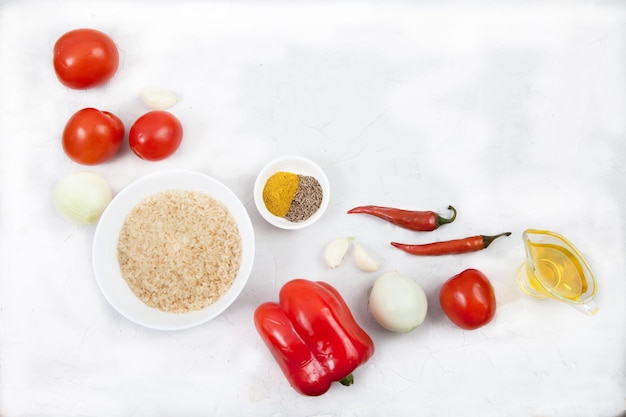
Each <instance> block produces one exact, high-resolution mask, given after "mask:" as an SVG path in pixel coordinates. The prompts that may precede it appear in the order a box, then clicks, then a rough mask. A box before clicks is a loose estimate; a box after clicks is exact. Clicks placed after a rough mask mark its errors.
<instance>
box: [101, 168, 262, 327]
mask: <svg viewBox="0 0 626 417" xmlns="http://www.w3.org/2000/svg"><path fill="white" fill-rule="evenodd" d="M170 189H179V190H189V191H200V192H205V193H206V194H208V195H210V196H211V197H213V198H215V199H216V200H218V201H220V202H221V203H222V204H224V205H225V206H226V208H227V209H228V210H229V212H230V213H231V215H232V216H233V217H234V219H235V221H236V223H237V227H238V228H239V235H240V237H241V244H242V259H241V265H240V267H239V271H238V273H237V276H236V277H235V280H234V281H233V284H232V286H231V288H230V289H229V290H228V291H227V292H226V293H225V294H224V295H223V296H222V297H220V298H219V299H218V300H217V301H215V302H214V303H213V304H211V305H209V306H207V307H205V308H203V309H201V310H197V311H191V312H188V313H171V312H166V311H162V310H158V309H155V308H152V307H150V306H148V305H147V304H145V303H144V302H143V301H141V300H140V299H139V298H138V297H137V296H136V295H135V294H134V293H133V292H132V290H131V289H130V287H129V286H128V284H127V283H126V281H125V280H124V278H123V277H122V273H121V270H120V266H119V262H118V260H117V245H118V239H119V233H120V231H121V229H122V226H123V224H124V221H125V219H126V216H127V215H128V213H129V212H130V210H131V209H132V208H133V207H135V206H136V205H137V204H138V203H139V202H140V201H142V200H143V199H144V198H145V197H147V196H149V195H152V194H155V193H157V192H160V191H165V190H170ZM254 253H255V239H254V229H253V227H252V222H251V220H250V216H249V215H248V212H247V211H246V209H245V207H244V205H243V203H242V202H241V201H240V200H239V198H238V197H237V196H236V195H235V194H234V193H233V192H232V191H231V190H230V189H229V188H228V187H226V185H224V184H223V183H221V182H220V181H218V180H217V179H215V178H213V177H211V176H209V175H206V174H203V173H200V172H197V171H192V170H185V169H171V170H166V171H160V172H156V173H152V174H148V175H145V176H143V177H140V178H138V179H137V180H135V181H133V182H131V183H130V184H129V185H127V186H126V187H125V188H123V189H122V190H121V191H120V192H119V193H117V195H116V196H115V197H114V198H113V200H112V201H111V202H110V203H109V205H108V206H107V208H106V209H105V210H104V212H103V214H102V216H101V217H100V220H99V221H98V224H97V226H96V230H95V233H94V239H93V243H92V267H93V272H94V275H95V279H96V282H97V284H98V287H99V289H100V291H101V293H102V294H103V296H104V298H105V299H106V300H107V301H108V302H109V304H110V305H111V306H112V307H113V308H114V309H115V310H117V312H118V313H120V314H121V315H122V316H124V317H125V318H126V319H128V320H130V321H132V322H134V323H136V324H139V325H142V326H144V327H148V328H152V329H156V330H181V329H186V328H190V327H194V326H198V325H200V324H203V323H206V322H208V321H209V320H212V319H213V318H215V317H217V316H219V315H220V314H221V313H222V312H224V311H225V310H226V309H227V308H228V307H229V306H230V305H231V304H232V303H233V302H234V301H235V300H236V299H237V297H238V296H239V294H240V293H241V291H243V288H244V287H245V285H246V283H247V281H248V279H249V277H250V274H251V272H252V265H253V262H254Z"/></svg>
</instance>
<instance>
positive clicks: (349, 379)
mask: <svg viewBox="0 0 626 417" xmlns="http://www.w3.org/2000/svg"><path fill="white" fill-rule="evenodd" d="M339 382H340V383H341V385H345V386H346V387H349V386H350V385H352V384H354V375H352V374H349V375H348V376H346V377H344V378H343V379H342V380H341V381H339Z"/></svg>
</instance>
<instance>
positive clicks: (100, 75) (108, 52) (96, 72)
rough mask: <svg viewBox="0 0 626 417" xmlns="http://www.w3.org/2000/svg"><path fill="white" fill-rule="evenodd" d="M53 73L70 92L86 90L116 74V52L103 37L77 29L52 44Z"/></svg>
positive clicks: (102, 35) (93, 32)
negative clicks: (71, 89) (71, 90)
mask: <svg viewBox="0 0 626 417" xmlns="http://www.w3.org/2000/svg"><path fill="white" fill-rule="evenodd" d="M53 64H54V71H55V72H56V74H57V77H58V79H59V81H61V83H62V84H63V85H65V86H67V87H69V88H75V89H86V88H91V87H95V86H97V85H100V84H102V83H105V82H106V81H108V80H110V79H111V77H113V75H114V74H115V72H116V71H117V67H118V65H119V52H118V50H117V47H116V46H115V43H113V41H112V40H111V38H109V37H108V36H107V35H106V34H104V33H102V32H100V31H97V30H94V29H76V30H72V31H70V32H67V33H65V34H64V35H62V36H61V37H60V38H59V39H58V40H57V41H56V43H55V44H54V57H53Z"/></svg>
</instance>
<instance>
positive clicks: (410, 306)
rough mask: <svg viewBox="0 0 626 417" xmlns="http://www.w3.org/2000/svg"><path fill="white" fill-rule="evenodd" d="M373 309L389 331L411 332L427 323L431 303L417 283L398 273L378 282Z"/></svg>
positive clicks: (373, 289) (392, 273) (373, 293)
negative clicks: (429, 303) (427, 312)
mask: <svg viewBox="0 0 626 417" xmlns="http://www.w3.org/2000/svg"><path fill="white" fill-rule="evenodd" d="M369 308H370V311H371V312H372V316H374V319H375V320H376V321H377V322H378V324H380V325H381V326H383V327H384V328H385V329H387V330H390V331H392V332H399V333H408V332H410V331H411V330H413V329H415V328H416V327H418V326H419V325H420V324H422V323H423V322H424V319H425V318H426V311H427V309H428V301H427V299H426V294H425V293H424V290H423V289H422V287H421V286H420V285H419V284H418V283H417V282H415V280H413V279H411V278H409V277H407V276H405V275H402V274H399V273H398V272H395V271H394V272H388V273H386V274H383V275H381V276H380V277H378V278H377V279H376V281H375V282H374V286H373V287H372V291H371V292H370V298H369Z"/></svg>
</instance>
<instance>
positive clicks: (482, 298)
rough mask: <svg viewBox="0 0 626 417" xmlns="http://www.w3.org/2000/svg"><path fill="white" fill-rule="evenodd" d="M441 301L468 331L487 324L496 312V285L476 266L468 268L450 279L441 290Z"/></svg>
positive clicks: (453, 318)
mask: <svg viewBox="0 0 626 417" xmlns="http://www.w3.org/2000/svg"><path fill="white" fill-rule="evenodd" d="M439 303H440V304H441V308H442V309H443V312H444V313H445V314H446V316H448V318H449V319H450V321H452V323H454V324H456V325H457V326H459V327H460V328H462V329H465V330H474V329H477V328H479V327H482V326H484V325H485V324H487V323H489V322H490V321H491V319H493V316H494V315H495V314H496V296H495V294H494V292H493V287H492V286H491V283H490V282H489V280H488V279H487V277H486V276H485V275H484V274H483V273H482V272H480V271H478V270H476V269H466V270H465V271H463V272H461V273H460V274H458V275H455V276H453V277H452V278H450V279H449V280H448V281H446V282H445V283H444V284H443V285H442V287H441V290H440V292H439Z"/></svg>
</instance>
